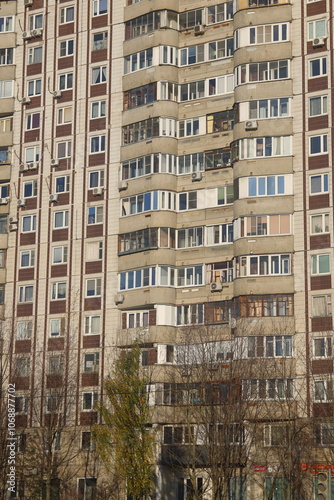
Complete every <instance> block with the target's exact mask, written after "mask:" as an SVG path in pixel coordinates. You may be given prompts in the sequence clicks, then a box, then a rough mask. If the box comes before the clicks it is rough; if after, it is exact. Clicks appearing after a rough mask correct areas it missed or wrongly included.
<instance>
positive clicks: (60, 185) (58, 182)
mask: <svg viewBox="0 0 334 500" xmlns="http://www.w3.org/2000/svg"><path fill="white" fill-rule="evenodd" d="M55 189H56V193H67V192H68V191H69V190H70V176H69V175H64V176H61V177H56V178H55Z"/></svg>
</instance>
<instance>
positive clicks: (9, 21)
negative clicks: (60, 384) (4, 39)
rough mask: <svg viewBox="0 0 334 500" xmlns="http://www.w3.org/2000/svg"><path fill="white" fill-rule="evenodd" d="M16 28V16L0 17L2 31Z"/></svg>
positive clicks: (0, 31) (0, 30) (0, 29)
mask: <svg viewBox="0 0 334 500" xmlns="http://www.w3.org/2000/svg"><path fill="white" fill-rule="evenodd" d="M13 30H14V16H1V17H0V33H5V32H6V31H13Z"/></svg>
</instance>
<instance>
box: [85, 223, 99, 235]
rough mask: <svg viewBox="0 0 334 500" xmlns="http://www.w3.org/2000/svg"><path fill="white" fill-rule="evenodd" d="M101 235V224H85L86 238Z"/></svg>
mask: <svg viewBox="0 0 334 500" xmlns="http://www.w3.org/2000/svg"><path fill="white" fill-rule="evenodd" d="M102 235H103V224H91V225H89V226H87V238H94V237H95V236H102Z"/></svg>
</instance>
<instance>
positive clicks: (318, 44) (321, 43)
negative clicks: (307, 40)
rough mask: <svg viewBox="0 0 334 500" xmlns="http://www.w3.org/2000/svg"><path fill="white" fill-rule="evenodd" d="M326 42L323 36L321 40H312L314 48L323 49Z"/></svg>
mask: <svg viewBox="0 0 334 500" xmlns="http://www.w3.org/2000/svg"><path fill="white" fill-rule="evenodd" d="M325 42H326V38H324V37H323V36H321V37H319V38H314V39H313V40H312V47H323V46H324V45H325Z"/></svg>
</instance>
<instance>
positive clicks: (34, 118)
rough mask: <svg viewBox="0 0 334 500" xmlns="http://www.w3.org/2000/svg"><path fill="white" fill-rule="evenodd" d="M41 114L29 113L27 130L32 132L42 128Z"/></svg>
mask: <svg viewBox="0 0 334 500" xmlns="http://www.w3.org/2000/svg"><path fill="white" fill-rule="evenodd" d="M40 117H41V114H40V113H29V114H27V128H26V130H32V129H36V128H39V126H40Z"/></svg>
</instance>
